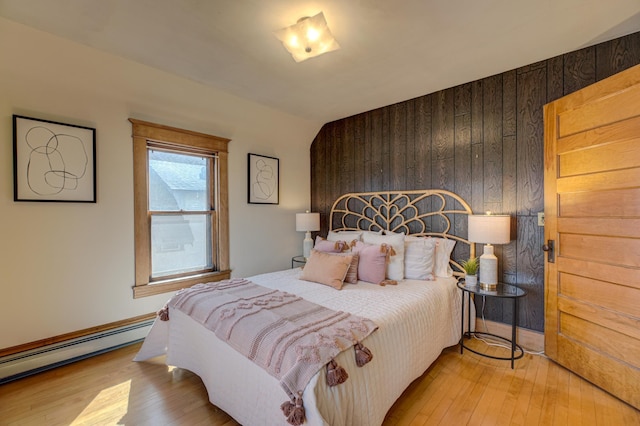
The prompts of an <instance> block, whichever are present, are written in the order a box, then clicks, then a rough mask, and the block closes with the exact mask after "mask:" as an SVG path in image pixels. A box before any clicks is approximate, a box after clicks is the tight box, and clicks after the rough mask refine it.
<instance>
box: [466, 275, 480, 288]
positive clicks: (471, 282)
mask: <svg viewBox="0 0 640 426" xmlns="http://www.w3.org/2000/svg"><path fill="white" fill-rule="evenodd" d="M464 283H465V285H468V286H471V287H473V286H476V285H478V276H477V275H465V276H464Z"/></svg>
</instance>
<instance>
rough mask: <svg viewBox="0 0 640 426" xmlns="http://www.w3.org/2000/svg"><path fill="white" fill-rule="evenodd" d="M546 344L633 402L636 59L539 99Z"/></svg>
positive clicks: (636, 391)
mask: <svg viewBox="0 0 640 426" xmlns="http://www.w3.org/2000/svg"><path fill="white" fill-rule="evenodd" d="M544 158H545V217H546V226H545V239H546V240H554V241H555V246H556V262H555V263H549V262H548V261H546V262H545V275H546V280H545V285H546V287H545V289H546V291H545V308H546V309H545V352H546V353H547V355H548V356H549V357H550V358H551V359H553V360H555V361H556V362H558V363H560V364H562V365H564V366H565V367H567V368H569V369H571V370H573V371H575V372H576V373H577V374H579V375H581V376H583V377H585V378H586V379H587V380H589V381H591V382H593V383H595V384H596V385H598V386H600V387H602V388H603V389H605V390H607V391H609V392H610V393H612V394H614V395H616V396H618V397H619V398H620V399H622V400H624V401H626V402H628V403H629V404H631V405H633V406H635V407H636V408H640V356H638V353H640V67H639V66H637V67H634V68H631V69H629V70H627V71H625V72H623V73H620V74H617V75H615V76H612V77H610V78H608V79H605V80H603V81H601V82H599V83H596V84H594V85H592V86H589V87H587V88H585V89H583V90H581V91H578V92H576V93H574V94H571V95H569V96H566V97H564V98H561V99H559V100H558V101H556V102H553V103H551V104H548V105H546V106H545V156H544Z"/></svg>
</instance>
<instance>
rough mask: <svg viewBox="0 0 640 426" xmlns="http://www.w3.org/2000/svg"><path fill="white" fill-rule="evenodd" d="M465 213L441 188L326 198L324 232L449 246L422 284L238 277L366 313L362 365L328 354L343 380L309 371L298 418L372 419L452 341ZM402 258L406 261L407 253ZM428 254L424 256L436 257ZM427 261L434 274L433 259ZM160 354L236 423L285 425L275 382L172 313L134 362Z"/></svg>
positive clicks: (345, 355) (294, 273) (319, 421)
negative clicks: (370, 327)
mask: <svg viewBox="0 0 640 426" xmlns="http://www.w3.org/2000/svg"><path fill="white" fill-rule="evenodd" d="M468 214H471V209H470V207H469V206H468V204H467V203H466V202H465V201H464V200H463V199H462V198H460V197H459V196H457V195H456V194H454V193H451V192H448V191H443V190H425V191H387V192H369V193H352V194H346V195H344V196H342V197H340V198H339V199H337V200H336V201H335V203H334V204H333V207H332V209H331V212H330V214H329V217H328V228H329V232H328V234H327V237H328V236H329V234H332V235H333V237H334V238H335V237H336V235H338V236H342V235H349V236H352V234H349V233H350V232H360V231H366V232H368V233H370V236H372V238H374V239H376V241H377V240H384V239H385V238H386V237H385V236H384V234H383V232H384V233H386V234H389V236H394V235H395V236H396V241H397V235H402V234H404V236H405V238H407V240H408V239H409V238H420V239H421V241H423V240H426V239H429V240H431V239H434V240H438V242H446V244H443V246H446V247H448V248H450V250H448V251H447V250H445V253H446V254H447V259H446V262H445V263H446V267H445V271H444V273H441V274H440V275H444V276H437V277H433V279H431V280H423V279H415V278H413V275H412V274H415V273H414V272H412V273H411V274H408V276H409V278H403V279H400V280H397V285H380V284H379V283H378V284H376V283H372V282H365V281H357V283H355V284H345V285H344V286H342V287H341V289H340V290H337V289H336V288H333V287H331V286H327V285H323V284H318V283H314V282H310V281H307V280H302V279H300V278H301V276H302V274H303V273H304V271H303V270H301V269H300V268H296V269H289V270H285V271H279V272H273V273H266V274H261V275H256V276H253V277H249V278H247V279H248V280H250V281H251V282H253V283H256V284H258V285H259V286H262V287H265V288H267V289H277V290H280V291H284V292H287V293H290V294H294V295H297V296H301V297H302V298H303V299H304V300H308V301H310V302H312V303H315V304H317V305H320V306H322V307H327V308H329V309H332V310H335V311H341V312H348V313H350V314H353V315H357V316H360V317H364V318H367V319H368V320H371V321H373V322H374V323H375V324H376V326H377V330H375V331H374V332H372V333H371V334H369V335H368V337H366V338H364V339H363V340H362V343H363V344H364V345H366V347H367V348H368V349H369V350H370V351H371V353H372V354H373V359H372V360H371V362H369V363H368V364H366V365H364V366H362V367H359V366H358V365H356V359H355V357H354V356H353V351H350V350H345V351H342V352H340V353H339V354H338V355H337V356H336V357H335V361H336V362H337V363H338V364H339V365H340V366H342V367H343V368H344V369H345V370H346V371H347V372H348V376H349V377H348V379H347V380H346V381H345V382H344V383H341V384H339V385H337V386H329V385H328V384H327V380H326V379H325V377H326V376H325V372H324V369H321V370H320V371H319V372H318V373H317V374H315V375H313V377H312V378H311V380H310V381H309V382H308V384H307V385H306V387H305V388H304V393H303V394H302V395H301V396H302V400H304V411H305V424H308V425H336V426H337V425H379V424H382V422H383V421H384V418H385V415H386V413H387V411H388V410H389V408H390V407H391V406H392V405H393V403H394V402H395V401H396V400H397V399H398V397H399V396H400V395H401V394H402V392H403V391H404V390H405V389H406V388H407V386H408V385H409V384H410V383H411V382H412V381H413V380H415V379H416V378H418V377H419V376H421V375H422V374H423V373H424V371H426V369H427V368H428V367H429V366H430V365H431V364H432V363H433V361H435V360H436V359H437V357H438V356H439V355H440V353H441V352H442V350H443V349H444V348H446V347H449V346H453V345H455V344H457V343H458V341H459V339H460V335H461V330H460V326H461V322H460V315H461V314H462V313H461V299H460V298H461V295H460V291H459V290H458V289H457V287H456V280H457V278H458V277H459V276H461V275H462V272H461V268H460V265H459V262H458V261H459V260H461V259H466V258H468V257H474V256H475V250H474V247H473V244H470V243H469V242H468V241H467V240H466V238H465V236H466V223H467V218H466V215H468ZM454 231H455V232H454ZM409 235H410V236H411V237H408V236H409ZM429 237H431V238H429ZM406 244H408V243H406ZM438 246H439V244H438ZM406 254H407V265H408V264H409V255H410V252H409V251H407V253H406ZM439 254H440V255H442V252H440V253H439ZM435 256H436V253H435V252H434V259H433V260H434V262H437V261H438V259H435ZM392 258H393V256H392ZM440 261H441V259H440ZM433 266H434V271H435V267H436V266H438V265H433ZM440 266H442V262H440ZM387 272H388V271H387ZM386 284H391V283H390V282H389V281H386ZM472 308H473V306H472ZM472 315H474V312H473V310H472ZM466 323H467V322H466V321H465V322H464V324H466ZM162 354H166V362H167V364H168V365H173V366H177V367H180V368H185V369H187V370H189V371H192V372H194V373H195V374H197V375H198V376H200V377H201V379H202V381H203V383H204V384H205V386H206V388H207V392H208V395H209V400H210V401H211V403H213V404H214V405H216V406H217V407H219V408H221V409H222V410H224V411H225V412H227V413H228V414H229V415H231V416H232V417H233V418H234V419H235V420H236V421H238V422H239V423H241V424H243V425H257V424H274V425H277V424H287V421H286V418H285V417H284V415H283V412H282V409H281V404H282V403H283V401H285V400H287V394H286V393H285V392H284V391H283V389H282V387H281V385H280V383H279V380H278V379H276V378H275V377H273V376H272V375H270V374H269V373H267V372H266V371H265V370H263V369H262V368H261V367H260V366H258V365H257V364H255V363H253V362H252V361H250V360H248V359H247V358H246V357H244V356H242V355H240V354H239V353H238V352H236V350H235V349H233V348H231V347H230V346H229V345H228V344H227V343H226V342H224V341H223V340H221V339H218V338H217V337H216V335H214V334H213V333H212V332H211V331H210V330H208V329H207V328H205V327H203V326H202V325H201V324H200V323H199V322H197V321H195V320H194V319H193V318H191V317H190V316H188V315H187V314H185V313H183V312H181V311H179V310H172V311H171V315H170V319H169V320H168V321H162V320H160V319H156V321H155V322H154V325H153V327H152V329H151V331H150V332H149V335H148V336H147V337H146V339H145V342H144V343H143V346H142V348H141V349H140V351H139V353H138V354H137V355H136V357H135V359H134V360H135V361H144V360H146V359H150V358H152V357H156V356H159V355H162Z"/></svg>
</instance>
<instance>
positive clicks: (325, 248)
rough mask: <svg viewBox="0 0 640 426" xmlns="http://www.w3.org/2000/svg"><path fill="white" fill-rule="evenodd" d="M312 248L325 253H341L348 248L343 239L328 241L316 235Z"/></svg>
mask: <svg viewBox="0 0 640 426" xmlns="http://www.w3.org/2000/svg"><path fill="white" fill-rule="evenodd" d="M313 248H314V249H315V250H318V251H322V252H325V253H341V252H343V251H346V250H347V249H348V248H349V245H348V244H347V243H346V242H345V241H328V240H325V239H324V238H322V237H321V236H320V235H318V236H317V237H316V244H315V246H314V247H313Z"/></svg>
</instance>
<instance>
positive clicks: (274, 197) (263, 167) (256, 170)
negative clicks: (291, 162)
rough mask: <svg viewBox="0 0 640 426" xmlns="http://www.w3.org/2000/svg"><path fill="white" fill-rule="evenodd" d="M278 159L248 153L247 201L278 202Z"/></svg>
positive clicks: (254, 202) (257, 202) (252, 202)
mask: <svg viewBox="0 0 640 426" xmlns="http://www.w3.org/2000/svg"><path fill="white" fill-rule="evenodd" d="M279 163H280V160H278V159H277V158H274V157H265V156H264V155H257V154H249V199H248V201H249V203H251V204H278V203H279V200H278V195H279V194H278V192H279V188H280V186H279V185H280V169H279V167H280V165H279Z"/></svg>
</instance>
